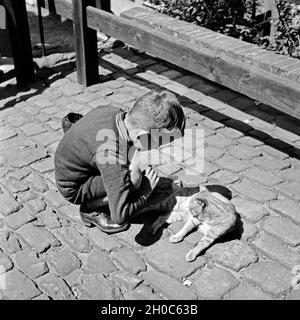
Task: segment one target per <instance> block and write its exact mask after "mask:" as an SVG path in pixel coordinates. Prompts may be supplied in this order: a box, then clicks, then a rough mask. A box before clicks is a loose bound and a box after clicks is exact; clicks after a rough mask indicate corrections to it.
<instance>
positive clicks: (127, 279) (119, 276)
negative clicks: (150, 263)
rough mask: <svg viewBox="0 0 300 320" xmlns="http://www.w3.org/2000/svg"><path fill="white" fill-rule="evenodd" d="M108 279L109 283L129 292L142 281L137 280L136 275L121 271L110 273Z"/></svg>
mask: <svg viewBox="0 0 300 320" xmlns="http://www.w3.org/2000/svg"><path fill="white" fill-rule="evenodd" d="M109 278H110V280H111V281H113V282H116V283H117V284H118V286H119V287H122V288H124V289H125V290H130V291H131V290H133V289H135V288H136V287H137V286H138V285H139V284H140V283H141V282H142V280H141V279H139V278H138V277H137V276H136V275H134V274H132V273H130V272H127V271H123V270H118V271H116V272H113V273H111V274H110V275H109ZM149 289H150V288H149ZM150 290H151V289H150ZM151 291H152V290H151Z"/></svg>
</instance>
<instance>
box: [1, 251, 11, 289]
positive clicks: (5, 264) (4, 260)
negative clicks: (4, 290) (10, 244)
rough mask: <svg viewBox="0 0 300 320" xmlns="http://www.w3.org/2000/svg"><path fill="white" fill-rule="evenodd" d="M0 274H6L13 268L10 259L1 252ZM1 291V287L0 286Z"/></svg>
mask: <svg viewBox="0 0 300 320" xmlns="http://www.w3.org/2000/svg"><path fill="white" fill-rule="evenodd" d="M0 266H1V268H0V274H2V273H5V272H7V271H8V270H11V269H12V268H13V266H14V264H13V262H12V261H11V259H10V258H9V257H8V256H7V255H5V254H4V253H3V252H2V251H1V250H0ZM0 289H1V286H0Z"/></svg>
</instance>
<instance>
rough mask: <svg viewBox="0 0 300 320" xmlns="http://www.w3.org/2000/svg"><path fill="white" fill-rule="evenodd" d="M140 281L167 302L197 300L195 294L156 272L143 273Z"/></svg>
mask: <svg viewBox="0 0 300 320" xmlns="http://www.w3.org/2000/svg"><path fill="white" fill-rule="evenodd" d="M141 276H142V279H143V280H145V281H146V282H147V283H149V284H150V286H151V287H153V288H154V289H155V290H157V291H159V292H161V293H162V295H163V296H164V297H166V298H167V299H169V300H197V296H196V294H195V293H194V292H193V291H192V290H191V289H189V288H187V287H185V286H184V285H182V284H181V283H180V282H178V281H176V280H174V279H173V278H171V277H170V276H168V275H166V274H164V273H161V272H158V271H148V272H146V273H143V274H142V275H141Z"/></svg>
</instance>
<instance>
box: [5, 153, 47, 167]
mask: <svg viewBox="0 0 300 320" xmlns="http://www.w3.org/2000/svg"><path fill="white" fill-rule="evenodd" d="M46 157H47V152H46V150H45V149H41V148H27V149H24V150H20V151H19V152H14V154H13V156H11V157H10V158H9V159H8V161H9V163H10V165H11V166H12V167H15V168H22V167H25V166H28V165H29V164H31V163H34V162H36V161H38V160H41V159H44V158H46Z"/></svg>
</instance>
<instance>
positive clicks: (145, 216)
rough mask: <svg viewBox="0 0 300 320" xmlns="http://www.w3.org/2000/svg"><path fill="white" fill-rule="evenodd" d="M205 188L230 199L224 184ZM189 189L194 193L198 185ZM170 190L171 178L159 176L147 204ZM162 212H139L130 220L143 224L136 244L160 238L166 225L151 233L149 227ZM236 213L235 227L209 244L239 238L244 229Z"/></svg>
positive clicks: (156, 200)
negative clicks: (158, 180)
mask: <svg viewBox="0 0 300 320" xmlns="http://www.w3.org/2000/svg"><path fill="white" fill-rule="evenodd" d="M206 188H207V189H208V190H209V191H210V192H218V193H220V194H221V195H223V196H224V197H226V198H227V199H228V200H231V199H232V193H231V191H230V190H229V189H228V188H226V187H224V186H221V185H207V186H206ZM190 189H193V191H192V192H195V193H196V192H198V190H199V189H198V187H190ZM172 192H173V191H172V180H171V179H169V178H165V177H162V178H160V182H159V184H158V186H157V187H156V190H155V193H153V194H152V196H151V197H150V198H149V200H148V202H149V204H152V203H153V204H157V203H159V202H160V201H162V200H164V199H166V197H168V196H169V195H170V194H171V193H172ZM162 214H163V212H156V211H153V212H151V211H147V212H145V213H141V214H140V215H137V216H136V217H135V218H134V219H133V220H132V223H133V224H143V227H142V229H141V230H140V232H139V233H138V234H137V235H136V237H135V241H136V242H137V243H138V244H140V245H141V246H145V247H146V246H150V245H152V244H154V243H155V242H157V241H159V240H160V239H161V238H162V236H163V233H164V229H165V228H166V227H167V225H164V226H162V227H161V228H159V229H158V230H157V232H156V233H155V234H152V233H151V232H150V228H151V226H152V224H153V223H154V221H155V220H156V219H157V218H158V217H159V216H160V215H162ZM236 215H237V221H236V224H235V227H234V228H233V229H232V230H231V231H229V232H227V233H226V234H225V235H224V236H222V237H220V238H219V239H217V240H216V241H215V242H214V243H212V244H211V246H212V245H214V244H216V243H222V242H228V241H231V240H234V239H241V236H242V234H243V231H244V229H243V223H242V220H241V218H240V215H239V213H236ZM192 232H197V231H196V230H195V231H192ZM200 239H201V235H200V234H199V241H200ZM207 249H208V248H207ZM207 249H206V250H207Z"/></svg>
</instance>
